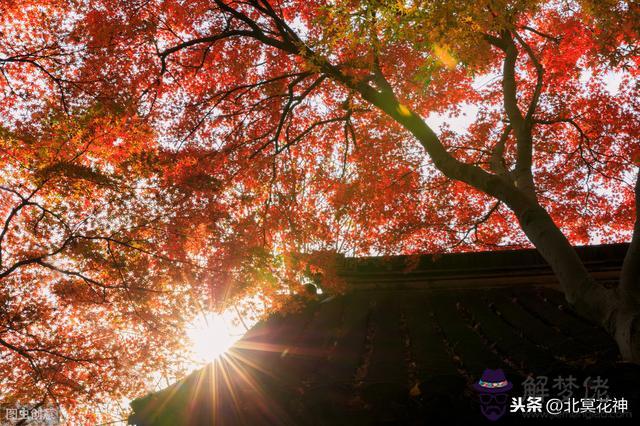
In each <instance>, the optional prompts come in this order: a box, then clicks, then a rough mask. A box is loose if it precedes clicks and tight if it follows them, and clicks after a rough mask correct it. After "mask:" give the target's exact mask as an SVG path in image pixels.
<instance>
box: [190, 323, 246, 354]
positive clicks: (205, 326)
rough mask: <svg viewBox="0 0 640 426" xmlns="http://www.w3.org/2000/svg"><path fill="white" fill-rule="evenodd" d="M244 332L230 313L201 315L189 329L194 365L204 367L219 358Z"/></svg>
mask: <svg viewBox="0 0 640 426" xmlns="http://www.w3.org/2000/svg"><path fill="white" fill-rule="evenodd" d="M244 332H245V330H244V327H242V325H240V324H237V320H236V319H234V318H233V315H231V314H230V313H227V312H225V313H222V314H207V315H199V316H198V317H197V318H196V319H195V320H194V321H193V322H192V323H191V324H190V326H189V327H188V328H187V337H188V338H189V340H190V346H191V359H192V361H193V363H194V364H196V365H199V366H202V365H204V364H207V363H209V362H211V361H213V360H214V359H216V358H218V357H219V356H220V355H222V354H223V353H225V352H226V351H227V349H229V348H230V347H231V346H232V345H233V344H234V343H235V342H236V341H237V340H238V339H240V338H241V337H242V335H243V334H244Z"/></svg>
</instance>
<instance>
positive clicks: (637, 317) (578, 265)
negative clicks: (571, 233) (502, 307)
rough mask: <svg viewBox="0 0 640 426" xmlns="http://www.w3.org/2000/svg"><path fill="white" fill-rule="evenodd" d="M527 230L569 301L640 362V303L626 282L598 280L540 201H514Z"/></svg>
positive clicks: (630, 358) (627, 356)
mask: <svg viewBox="0 0 640 426" xmlns="http://www.w3.org/2000/svg"><path fill="white" fill-rule="evenodd" d="M510 207H511V209H512V210H513V211H514V213H515V214H516V216H517V217H518V222H519V223H520V226H521V227H522V229H523V231H524V232H525V234H526V235H527V237H528V238H529V240H530V241H531V242H532V243H533V245H534V246H535V247H536V248H537V249H538V251H539V252H540V254H541V255H542V256H543V257H544V259H545V260H546V261H547V262H548V263H549V265H550V266H551V268H552V269H553V272H554V273H555V275H556V277H557V278H558V281H559V283H560V287H561V289H562V291H563V292H564V295H565V298H566V299H567V302H568V303H569V304H570V305H571V306H572V307H573V308H574V309H575V310H576V311H577V312H578V313H579V314H581V315H583V316H584V317H586V318H589V319H591V320H593V321H595V322H597V323H598V324H600V325H601V326H603V327H604V328H605V329H606V330H607V332H608V333H609V334H610V335H611V336H612V337H614V339H615V340H616V343H617V344H618V347H619V349H620V353H621V355H622V357H623V359H624V360H625V361H631V362H636V363H639V362H640V304H638V302H637V299H636V298H635V297H633V296H632V295H631V294H630V293H629V292H628V289H625V287H623V285H622V280H621V282H620V285H618V286H617V287H615V288H612V289H607V288H605V287H604V286H602V285H600V284H599V283H597V282H596V281H595V279H594V278H593V277H592V276H591V275H590V274H589V272H588V271H587V269H586V267H585V266H584V264H583V263H582V261H581V260H580V258H579V257H578V254H577V253H576V251H575V249H574V248H573V247H572V246H571V244H570V243H569V241H568V240H567V238H566V237H565V236H564V234H563V233H562V232H561V231H560V229H559V228H558V227H557V226H556V224H555V223H554V222H553V220H552V219H551V217H550V216H549V214H548V213H547V212H546V210H545V209H544V208H542V207H541V206H540V205H539V204H538V203H537V202H535V201H533V200H531V201H530V202H528V203H523V204H520V205H510Z"/></svg>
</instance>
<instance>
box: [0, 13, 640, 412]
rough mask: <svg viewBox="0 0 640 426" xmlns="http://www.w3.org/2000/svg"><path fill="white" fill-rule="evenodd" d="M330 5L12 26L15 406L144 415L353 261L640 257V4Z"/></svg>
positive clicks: (10, 324) (0, 251) (6, 170)
mask: <svg viewBox="0 0 640 426" xmlns="http://www.w3.org/2000/svg"><path fill="white" fill-rule="evenodd" d="M333 3H335V4H333V5H331V6H329V5H328V3H327V2H324V1H314V0H312V1H271V2H267V1H248V2H235V1H231V2H229V1H218V0H197V1H188V2H181V1H177V0H166V1H164V0H147V1H142V0H138V1H124V0H122V1H120V0H86V1H71V2H69V1H57V0H49V1H26V2H25V1H22V2H12V1H4V2H2V4H1V5H0V88H1V89H2V93H3V98H2V101H1V102H0V116H2V117H3V118H2V120H1V121H0V170H1V171H2V173H1V176H0V220H1V221H2V223H1V224H0V225H1V226H2V228H1V230H0V232H1V233H0V244H1V245H0V256H1V257H0V260H1V263H0V280H1V281H0V282H1V283H2V285H1V286H0V350H1V353H2V355H1V357H0V375H1V376H2V380H1V381H0V392H1V393H2V395H11V398H12V399H13V400H16V401H30V402H35V403H37V402H40V401H47V402H55V403H59V404H61V405H62V406H63V407H65V409H66V410H67V411H68V412H69V413H71V412H74V410H75V412H78V411H77V410H80V407H87V406H95V405H99V404H102V403H106V402H108V401H114V400H121V399H124V398H127V397H131V396H133V395H139V394H140V392H142V391H143V388H144V386H145V383H146V382H145V380H146V378H147V377H149V376H150V374H151V373H152V372H157V371H165V372H166V371H171V370H175V369H176V368H177V367H176V366H177V365H179V361H180V358H181V350H180V348H181V345H182V344H183V343H184V342H183V341H182V340H183V338H182V336H183V334H182V332H181V331H180V330H181V328H182V327H183V326H184V324H185V322H186V321H189V319H190V318H191V317H192V316H193V315H194V314H195V312H197V311H198V310H199V309H201V308H205V309H220V308H222V307H224V306H228V305H229V304H231V303H235V302H236V301H239V300H242V299H243V298H245V297H246V296H249V295H257V296H258V297H259V298H262V299H264V300H265V301H268V302H269V303H272V304H273V308H274V309H277V308H279V307H282V306H286V304H287V300H288V296H289V295H290V294H291V293H297V292H299V291H300V290H301V289H302V286H301V285H300V284H301V283H303V284H304V283H309V282H315V283H316V284H317V285H320V286H322V287H323V289H324V290H325V291H329V292H330V291H341V289H342V287H341V282H340V280H339V279H338V278H337V277H336V275H335V262H336V254H346V255H379V254H394V253H418V252H442V251H451V250H486V249H488V250H496V249H504V248H513V247H523V246H529V245H530V244H531V242H530V241H533V243H534V245H536V246H538V247H539V248H540V245H539V244H546V242H545V241H542V240H540V243H538V241H537V240H536V239H535V238H536V236H537V235H538V234H537V230H535V229H532V230H529V229H525V232H523V230H522V226H525V228H526V224H525V225H523V221H524V220H525V219H523V217H524V216H525V213H524V212H525V211H526V210H527V209H529V208H533V207H536V208H537V207H541V208H542V209H543V210H544V211H546V212H548V214H549V216H550V217H551V218H552V219H553V222H555V224H556V225H557V227H558V228H559V229H560V230H561V231H562V234H564V235H565V236H566V237H567V238H568V240H569V241H570V242H571V243H572V244H589V243H600V242H619V241H629V240H630V239H631V237H632V235H633V230H634V223H635V203H636V198H635V194H634V185H635V181H636V175H637V169H638V162H639V160H638V155H639V154H638V152H639V148H638V138H639V137H640V114H639V113H640V105H639V103H638V102H639V100H638V99H640V96H638V95H639V93H638V91H639V88H640V86H639V83H638V75H639V70H638V65H639V62H640V52H639V51H638V45H637V22H638V9H637V5H635V4H634V3H633V2H618V1H591V0H583V1H578V0H576V1H569V0H567V1H559V2H544V1H532V0H515V1H507V0H486V1H485V0H480V1H462V0H458V1H447V2H431V1H406V2H403V1H338V2H333ZM451 123H454V124H451ZM455 123H458V124H455ZM459 123H463V124H464V125H462V126H461V125H460V124H459ZM436 135H437V136H436ZM523 194H524V195H523ZM519 209H522V210H521V211H520V210H519ZM536 211H537V210H536ZM547 225H548V223H547ZM636 227H637V225H636ZM532 235H533V237H532ZM558 244H562V241H560V243H558ZM552 246H553V244H552V245H551V246H549V247H552ZM545 247H546V246H545ZM545 250H547V251H545ZM541 251H543V253H551V252H552V251H553V250H552V248H549V249H544V248H543V249H541ZM563 253H566V252H563ZM549 256H551V255H549ZM639 263H640V262H639ZM558 268H559V267H558ZM554 270H556V272H558V270H557V268H556V267H555V266H554ZM636 277H637V276H636ZM635 279H636V282H637V278H635ZM569 281H570V280H569ZM569 281H567V283H566V292H567V294H568V295H569V296H568V297H569V298H570V299H572V298H574V299H575V294H574V293H576V294H577V293H580V291H582V290H580V291H577V292H574V291H573V290H571V289H572V288H573V287H571V286H572V284H571V283H569ZM580 288H581V287H580ZM589 291H590V290H589ZM578 299H579V298H578ZM578 299H575V300H571V301H572V302H573V301H576V303H577V304H578V305H579V306H581V303H583V302H580V300H578ZM616 300H617V299H616ZM589 303H591V302H589V300H585V301H584V305H585V306H588V305H589ZM603 309H604V308H603ZM625 309H627V308H626V307H625ZM629 309H631V311H633V309H635V308H633V307H632V308H629ZM586 310H588V309H586ZM595 311H597V313H596V314H594V318H596V320H598V321H599V320H600V317H599V316H598V315H600V308H598V309H594V312H595ZM607 312H609V311H607ZM616 312H617V311H616ZM625 312H627V311H625ZM612 334H615V333H614V332H612ZM93 413H94V414H95V411H94V412H93Z"/></svg>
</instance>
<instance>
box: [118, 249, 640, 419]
mask: <svg viewBox="0 0 640 426" xmlns="http://www.w3.org/2000/svg"><path fill="white" fill-rule="evenodd" d="M625 249H626V245H624V244H617V245H606V246H591V247H582V248H578V249H577V250H578V252H579V254H580V256H581V257H582V258H583V259H584V260H585V263H586V264H587V266H588V268H589V269H590V270H591V271H592V273H593V274H594V275H595V276H596V277H598V279H600V280H601V281H603V282H604V283H605V284H608V283H613V282H615V279H616V277H617V275H618V274H619V270H620V266H621V263H622V259H623V257H624V253H625ZM408 264H411V265H412V266H411V267H410V268H407V265H408ZM342 274H343V276H344V277H345V278H346V279H347V281H348V282H349V284H350V286H349V288H350V291H349V292H347V294H344V295H339V296H333V297H326V298H324V299H322V298H319V299H318V300H316V301H312V302H310V303H309V304H308V305H307V306H306V307H305V308H304V309H303V310H302V311H300V312H298V313H294V314H289V315H286V316H282V315H278V314H275V315H273V316H271V317H270V318H269V319H267V320H265V321H263V322H261V323H259V324H258V325H256V326H255V327H254V328H252V329H251V330H250V331H249V332H248V333H247V334H246V335H245V336H244V337H243V338H242V339H241V340H240V341H239V342H237V343H236V344H235V345H234V346H233V347H232V348H231V349H230V350H229V352H228V353H227V354H226V355H225V356H224V357H222V358H221V359H219V360H217V361H216V362H214V363H212V364H210V365H209V366H207V367H205V368H204V369H202V370H199V371H197V372H194V373H193V374H191V375H190V376H188V377H187V378H185V379H184V380H182V381H180V382H178V383H176V384H174V385H172V386H170V387H169V388H167V389H165V390H163V391H161V392H158V393H155V394H151V395H148V396H146V397H144V398H140V399H137V400H135V401H133V402H132V404H131V406H132V408H133V410H134V413H133V414H132V416H131V418H130V422H131V423H132V424H138V425H180V424H189V425H200V424H214V422H215V423H216V424H232V425H236V424H292V425H293V424H318V425H324V424H350V425H351V424H407V423H416V422H417V423H416V424H422V423H419V422H420V421H422V420H426V419H429V420H434V419H435V420H437V419H438V418H441V419H442V420H443V421H444V420H448V421H450V420H451V415H452V413H456V416H457V417H456V418H462V417H465V416H467V417H469V419H471V420H482V419H481V418H480V417H479V411H478V407H477V402H476V399H475V397H474V395H473V392H472V391H471V390H470V384H472V383H473V382H474V381H476V380H477V379H478V378H479V376H480V375H481V373H482V371H483V370H484V369H486V368H502V369H503V370H504V371H505V374H506V375H507V377H508V378H509V379H510V380H511V381H512V382H513V384H514V391H513V392H520V391H522V388H521V383H522V382H523V381H524V379H525V378H526V377H527V376H528V375H535V376H540V375H550V376H552V375H553V374H555V373H558V372H561V373H562V374H563V375H567V374H570V373H573V374H575V375H576V376H578V377H580V376H584V375H585V374H587V373H588V374H592V375H594V376H595V375H596V374H599V375H603V376H604V377H607V378H609V379H610V385H611V386H617V387H618V388H619V389H621V390H624V391H625V392H627V393H629V392H632V393H633V392H636V393H635V394H634V395H636V397H637V396H638V395H637V390H635V386H636V385H637V383H638V382H639V381H638V379H640V372H639V371H638V367H636V366H630V365H624V364H620V363H618V355H617V353H618V352H617V349H616V346H615V343H614V342H613V341H612V340H611V338H610V337H609V336H608V335H607V334H606V333H605V332H604V331H603V330H602V329H601V328H600V327H598V326H596V325H594V324H592V323H591V322H589V321H587V320H586V319H584V318H582V317H580V316H579V315H577V314H576V313H575V312H573V311H572V310H571V309H570V308H569V307H568V306H567V305H566V302H565V301H564V298H563V296H562V294H561V293H560V292H559V291H558V290H557V288H556V282H555V279H554V277H553V274H552V273H551V271H550V270H549V268H548V266H546V265H545V263H544V261H543V260H542V258H541V257H540V256H539V255H538V254H537V252H535V251H533V250H517V251H504V252H490V253H465V254H452V255H443V256H437V257H434V256H429V255H424V256H420V257H406V256H398V257H391V258H384V259H383V258H364V259H345V260H344V264H343V269H342ZM625 397H627V398H631V397H633V395H625ZM474 404H475V405H474ZM474 416H475V417H474ZM471 420H470V421H471Z"/></svg>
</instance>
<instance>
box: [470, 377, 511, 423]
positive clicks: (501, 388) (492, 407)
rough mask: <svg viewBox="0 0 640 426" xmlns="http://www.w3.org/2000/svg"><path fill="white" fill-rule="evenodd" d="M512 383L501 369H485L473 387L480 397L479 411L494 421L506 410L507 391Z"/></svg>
mask: <svg viewBox="0 0 640 426" xmlns="http://www.w3.org/2000/svg"><path fill="white" fill-rule="evenodd" d="M512 387H513V385H512V384H511V383H510V382H509V381H508V380H507V378H506V377H505V375H504V372H503V371H502V369H500V368H499V369H497V370H490V369H486V370H484V372H483V373H482V378H481V379H480V380H478V383H474V385H473V388H474V389H475V390H476V391H477V392H478V396H479V398H480V411H481V412H482V414H483V415H484V416H485V417H486V418H487V419H489V420H491V421H496V420H498V419H499V418H500V417H502V416H504V413H506V412H507V401H508V400H509V393H508V392H509V391H510V390H511V388H512Z"/></svg>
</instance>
